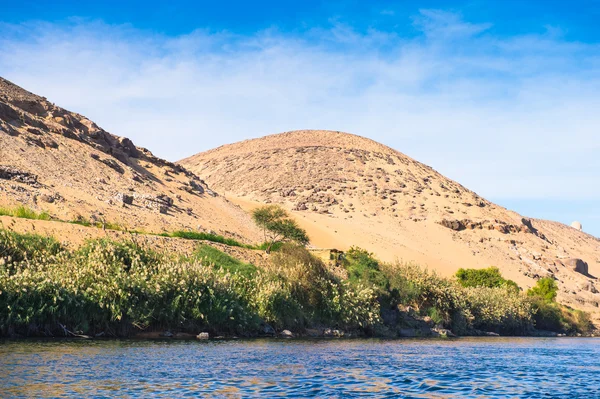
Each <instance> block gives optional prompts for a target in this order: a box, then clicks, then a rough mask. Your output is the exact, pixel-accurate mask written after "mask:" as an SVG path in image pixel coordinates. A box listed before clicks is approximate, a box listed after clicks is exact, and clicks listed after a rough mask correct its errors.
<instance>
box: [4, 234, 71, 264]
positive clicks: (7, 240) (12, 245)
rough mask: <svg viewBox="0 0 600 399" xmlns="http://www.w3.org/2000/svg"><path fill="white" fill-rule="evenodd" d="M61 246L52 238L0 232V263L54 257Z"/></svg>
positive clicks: (60, 249)
mask: <svg viewBox="0 0 600 399" xmlns="http://www.w3.org/2000/svg"><path fill="white" fill-rule="evenodd" d="M61 251H62V247H61V245H60V244H59V243H58V242H57V241H56V240H55V239H54V238H52V237H42V236H39V235H36V234H18V233H14V232H12V231H7V230H0V262H4V263H16V262H22V261H25V260H28V259H29V260H35V259H39V258H41V257H44V256H51V255H56V254H58V253H59V252H61Z"/></svg>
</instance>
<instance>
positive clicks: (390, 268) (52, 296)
mask: <svg viewBox="0 0 600 399" xmlns="http://www.w3.org/2000/svg"><path fill="white" fill-rule="evenodd" d="M235 251H243V250H242V249H235ZM235 251H234V252H235ZM269 260H270V262H268V264H265V265H262V266H261V267H256V266H255V265H252V264H248V263H245V262H242V261H240V260H239V259H236V258H235V257H232V256H231V255H229V254H226V253H224V252H222V251H220V250H218V249H217V248H215V247H213V246H209V245H207V244H200V245H199V246H198V248H197V250H196V251H195V252H194V253H193V254H192V255H191V256H190V257H181V256H180V255H177V254H173V253H157V252H154V251H151V250H148V249H147V248H143V247H140V246H138V245H137V244H135V243H133V242H114V241H111V240H107V239H102V240H94V241H90V242H88V243H86V244H85V245H83V246H82V247H81V248H79V249H77V250H67V249H65V248H62V247H61V246H60V244H59V243H57V242H56V241H55V240H53V239H50V238H45V237H40V236H36V235H29V234H17V233H14V232H9V231H6V230H0V335H8V334H12V333H19V334H23V335H57V334H60V335H63V334H64V331H65V329H66V330H69V331H72V332H75V333H82V334H88V335H93V334H97V333H104V334H106V335H112V336H126V335H130V334H131V333H134V332H136V331H142V330H164V329H171V330H174V331H185V332H191V333H197V332H198V331H210V332H213V333H218V334H236V335H251V336H252V335H257V334H260V333H261V332H262V331H264V329H265V327H264V326H265V324H268V325H270V326H272V327H274V328H275V329H284V328H287V329H291V330H295V331H302V330H303V329H305V328H311V327H318V326H321V327H327V326H329V327H335V328H339V329H342V330H346V331H355V332H360V333H363V334H374V333H380V332H381V331H387V333H389V334H396V333H395V332H394V331H398V329H400V328H405V327H406V326H407V325H409V326H410V325H413V324H414V323H415V322H417V321H415V320H417V319H419V320H421V321H419V323H428V325H430V326H437V327H443V328H449V329H451V330H452V331H453V332H455V333H457V334H461V335H463V334H475V333H477V331H478V330H479V331H493V332H498V333H502V334H528V333H530V332H531V331H533V328H534V326H535V327H537V328H538V329H547V330H552V331H557V332H567V333H585V332H588V331H589V329H590V322H589V318H588V316H587V314H586V313H584V312H580V311H576V310H572V309H569V308H566V307H564V306H560V305H558V304H557V303H556V302H555V297H556V295H555V294H556V289H555V286H553V285H552V284H550V283H549V282H547V281H542V280H540V282H539V283H538V285H537V286H536V287H534V288H533V289H531V290H530V291H529V292H528V294H525V293H522V292H520V291H517V290H514V289H512V288H511V287H510V286H509V285H507V284H500V283H498V282H497V280H498V279H497V278H496V276H495V274H496V273H495V272H493V273H491V274H492V276H493V277H494V281H496V283H495V284H490V283H489V280H490V279H487V278H484V279H479V278H477V279H476V281H482V283H481V285H476V286H469V285H467V286H463V285H462V284H461V283H459V281H458V280H457V279H447V278H442V277H439V276H437V275H436V274H435V273H431V272H429V271H427V270H424V269H422V268H420V267H419V266H417V265H413V264H402V263H384V262H380V261H379V260H377V259H376V258H375V257H374V256H373V255H372V254H371V253H369V252H367V251H365V250H363V249H360V248H352V249H351V250H350V251H348V252H347V253H346V256H345V259H344V260H343V268H339V267H333V266H331V267H330V266H328V265H326V264H324V263H323V261H321V260H320V259H318V258H316V257H314V256H313V255H312V254H311V253H310V252H309V251H307V250H306V249H305V248H304V247H302V246H300V245H296V244H293V243H289V242H288V243H283V244H280V245H279V249H278V251H276V252H273V253H272V255H271V256H270V257H269ZM467 274H468V273H467ZM498 274H499V273H498ZM500 277H501V276H500ZM490 285H492V286H490ZM409 309H410V310H409ZM391 316H393V317H391ZM411 323H413V324H411Z"/></svg>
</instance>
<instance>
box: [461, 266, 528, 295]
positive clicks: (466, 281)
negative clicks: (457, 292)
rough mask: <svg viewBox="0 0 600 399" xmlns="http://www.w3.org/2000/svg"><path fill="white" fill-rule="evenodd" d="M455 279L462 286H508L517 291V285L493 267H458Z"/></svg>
mask: <svg viewBox="0 0 600 399" xmlns="http://www.w3.org/2000/svg"><path fill="white" fill-rule="evenodd" d="M456 279H457V280H458V282H459V283H460V285H462V286H463V287H487V288H495V287H508V288H510V289H512V290H514V291H519V290H520V289H519V286H518V285H517V283H515V282H514V281H512V280H506V279H505V278H504V277H502V275H501V274H500V270H499V269H498V268H497V267H495V266H492V267H488V268H487V269H462V268H461V269H458V271H457V272H456Z"/></svg>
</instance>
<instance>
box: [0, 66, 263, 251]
mask: <svg viewBox="0 0 600 399" xmlns="http://www.w3.org/2000/svg"><path fill="white" fill-rule="evenodd" d="M19 204H24V205H25V206H27V207H28V208H31V209H34V210H36V211H43V212H47V213H49V214H50V216H51V217H52V218H53V219H58V220H62V221H79V222H92V223H103V224H104V225H107V224H108V225H112V226H118V227H119V228H123V229H132V230H138V231H145V232H155V233H160V232H166V231H173V230H188V229H189V230H195V231H214V232H216V233H218V234H223V235H226V236H233V237H235V238H237V239H240V240H242V241H245V242H256V241H257V240H258V239H259V237H260V236H259V235H258V233H257V230H256V228H255V227H254V224H253V223H252V221H251V220H250V217H249V216H248V215H247V214H246V213H245V212H244V211H242V210H241V209H240V208H239V207H238V206H235V205H233V204H231V203H229V202H228V201H227V200H225V199H224V198H223V197H221V196H219V195H218V194H217V193H216V192H215V191H213V190H211V188H210V187H209V186H208V185H207V184H206V183H205V182H204V181H203V180H202V179H201V178H200V177H198V176H197V175H195V174H194V173H192V172H190V171H189V170H187V169H185V168H184V167H182V166H180V165H177V164H174V163H172V162H169V161H166V160H164V159H160V158H158V157H156V156H154V155H153V154H152V153H151V152H150V151H149V150H147V149H145V148H141V147H137V146H136V145H134V143H133V142H132V141H131V140H129V139H127V138H124V137H119V136H115V135H113V134H111V133H108V132H107V131H105V130H104V129H102V128H101V127H99V126H98V125H96V124H95V123H94V122H92V121H91V120H89V119H87V118H86V117H84V116H82V115H79V114H77V113H74V112H70V111H67V110H65V109H63V108H60V107H58V106H56V105H54V104H53V103H51V102H50V101H48V100H47V99H46V98H44V97H40V96H37V95H35V94H32V93H30V92H28V91H26V90H24V89H22V88H20V87H19V86H17V85H15V84H13V83H11V82H9V81H7V80H5V79H2V78H0V206H4V207H11V206H16V205H19ZM65 229H66V228H65ZM67 230H68V229H66V230H65V231H67Z"/></svg>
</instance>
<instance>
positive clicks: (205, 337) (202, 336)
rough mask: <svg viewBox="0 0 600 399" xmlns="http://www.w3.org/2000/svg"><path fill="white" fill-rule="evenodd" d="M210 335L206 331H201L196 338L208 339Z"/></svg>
mask: <svg viewBox="0 0 600 399" xmlns="http://www.w3.org/2000/svg"><path fill="white" fill-rule="evenodd" d="M209 338H210V335H209V334H208V333H207V332H201V333H200V334H198V335H196V339H200V340H205V339H209Z"/></svg>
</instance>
